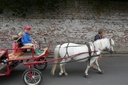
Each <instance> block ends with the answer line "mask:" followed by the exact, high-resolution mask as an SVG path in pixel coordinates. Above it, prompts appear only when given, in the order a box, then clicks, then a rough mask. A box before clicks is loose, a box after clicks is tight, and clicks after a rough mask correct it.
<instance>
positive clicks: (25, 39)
mask: <svg viewBox="0 0 128 85" xmlns="http://www.w3.org/2000/svg"><path fill="white" fill-rule="evenodd" d="M21 41H22V44H23V45H24V44H26V43H32V41H31V36H30V34H28V33H27V32H24V33H23V35H22V38H21Z"/></svg>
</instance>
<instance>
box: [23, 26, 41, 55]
mask: <svg viewBox="0 0 128 85" xmlns="http://www.w3.org/2000/svg"><path fill="white" fill-rule="evenodd" d="M30 30H31V28H30V26H28V25H26V26H24V33H23V35H22V38H21V42H22V44H23V45H28V46H33V48H34V52H35V54H36V55H40V54H41V53H40V50H39V48H38V47H37V46H36V44H35V42H33V41H32V40H31V35H30Z"/></svg>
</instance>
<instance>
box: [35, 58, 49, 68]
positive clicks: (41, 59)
mask: <svg viewBox="0 0 128 85" xmlns="http://www.w3.org/2000/svg"><path fill="white" fill-rule="evenodd" d="M43 60H44V61H47V60H46V59H45V58H40V59H39V60H38V61H43ZM34 67H35V68H36V69H38V70H45V69H46V68H47V62H45V63H41V64H36V65H34Z"/></svg>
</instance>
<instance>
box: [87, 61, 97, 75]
mask: <svg viewBox="0 0 128 85" xmlns="http://www.w3.org/2000/svg"><path fill="white" fill-rule="evenodd" d="M96 59H97V58H91V60H90V61H89V62H88V64H87V68H86V70H85V77H87V76H88V70H89V68H90V67H91V66H92V65H93V63H94V61H95V60H96Z"/></svg>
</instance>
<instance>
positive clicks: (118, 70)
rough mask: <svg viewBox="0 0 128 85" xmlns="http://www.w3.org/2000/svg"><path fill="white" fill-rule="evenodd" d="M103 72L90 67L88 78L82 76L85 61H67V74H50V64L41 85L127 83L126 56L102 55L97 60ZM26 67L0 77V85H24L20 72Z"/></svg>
mask: <svg viewBox="0 0 128 85" xmlns="http://www.w3.org/2000/svg"><path fill="white" fill-rule="evenodd" d="M99 64H100V67H101V69H102V70H103V71H104V74H98V73H97V72H96V71H95V70H93V69H90V71H89V74H90V75H89V78H84V70H85V67H86V63H76V62H75V63H69V64H68V65H67V67H66V69H67V72H68V74H69V76H67V77H65V76H63V77H58V76H57V74H58V73H57V74H56V76H51V74H50V70H51V65H49V66H48V68H47V69H46V70H44V71H42V74H43V82H42V83H41V85H128V56H120V57H108V56H107V57H104V58H102V60H101V61H100V62H99ZM25 69H26V67H23V66H22V65H19V66H18V67H16V68H15V69H14V71H12V73H11V75H9V76H7V77H0V85H24V83H23V81H22V73H23V72H24V71H25Z"/></svg>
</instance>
